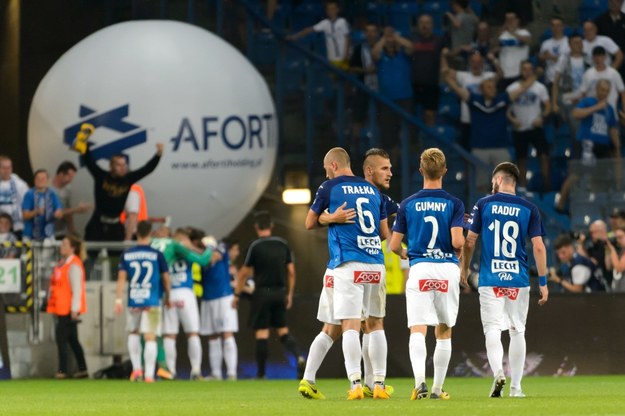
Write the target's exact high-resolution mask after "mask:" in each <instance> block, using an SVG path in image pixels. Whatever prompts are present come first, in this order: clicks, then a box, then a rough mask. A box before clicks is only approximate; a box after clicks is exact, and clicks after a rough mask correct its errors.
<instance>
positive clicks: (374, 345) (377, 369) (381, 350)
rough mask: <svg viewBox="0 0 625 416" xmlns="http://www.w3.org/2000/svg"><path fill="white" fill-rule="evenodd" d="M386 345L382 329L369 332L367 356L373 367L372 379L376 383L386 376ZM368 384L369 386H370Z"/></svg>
mask: <svg viewBox="0 0 625 416" xmlns="http://www.w3.org/2000/svg"><path fill="white" fill-rule="evenodd" d="M387 354H388V345H387V343H386V334H385V333H384V330H383V329H381V330H378V331H373V332H371V333H370V334H369V358H370V359H371V367H372V369H373V380H374V381H375V382H377V383H380V382H382V383H384V379H385V378H386V356H387ZM371 386H372V384H371V385H369V387H371Z"/></svg>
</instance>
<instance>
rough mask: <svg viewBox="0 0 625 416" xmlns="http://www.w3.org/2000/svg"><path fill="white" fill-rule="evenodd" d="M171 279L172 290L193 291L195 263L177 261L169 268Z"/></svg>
mask: <svg viewBox="0 0 625 416" xmlns="http://www.w3.org/2000/svg"><path fill="white" fill-rule="evenodd" d="M169 279H170V280H171V288H172V289H180V288H185V287H186V288H189V289H193V263H192V262H189V261H187V260H176V261H175V262H174V263H173V264H172V265H171V267H170V268H169Z"/></svg>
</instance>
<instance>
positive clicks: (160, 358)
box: [156, 337, 175, 372]
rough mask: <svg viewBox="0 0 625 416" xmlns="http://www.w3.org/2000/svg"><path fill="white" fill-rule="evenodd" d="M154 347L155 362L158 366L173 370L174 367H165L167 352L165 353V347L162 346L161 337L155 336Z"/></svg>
mask: <svg viewBox="0 0 625 416" xmlns="http://www.w3.org/2000/svg"><path fill="white" fill-rule="evenodd" d="M156 347H157V355H156V362H157V363H158V366H159V367H160V368H164V369H165V370H171V371H174V372H175V367H174V369H171V368H168V367H167V354H165V348H164V347H163V337H156ZM174 362H175V361H174Z"/></svg>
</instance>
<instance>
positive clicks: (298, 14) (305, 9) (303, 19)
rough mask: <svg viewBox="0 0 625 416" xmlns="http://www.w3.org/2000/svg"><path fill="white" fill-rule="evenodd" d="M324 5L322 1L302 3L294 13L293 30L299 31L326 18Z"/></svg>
mask: <svg viewBox="0 0 625 416" xmlns="http://www.w3.org/2000/svg"><path fill="white" fill-rule="evenodd" d="M324 16H325V15H324V11H323V5H322V4H320V3H306V2H304V3H302V4H300V5H298V6H297V7H295V9H294V10H293V13H292V19H291V30H292V31H293V32H297V31H299V30H302V29H304V28H306V27H310V26H312V25H314V24H316V23H317V22H319V21H320V20H322V19H323V18H324Z"/></svg>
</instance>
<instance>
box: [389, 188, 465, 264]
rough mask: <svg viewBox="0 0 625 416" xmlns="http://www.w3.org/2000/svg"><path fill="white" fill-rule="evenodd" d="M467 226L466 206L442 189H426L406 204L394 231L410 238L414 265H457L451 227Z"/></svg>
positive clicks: (411, 258)
mask: <svg viewBox="0 0 625 416" xmlns="http://www.w3.org/2000/svg"><path fill="white" fill-rule="evenodd" d="M463 226H464V204H463V203H462V201H460V200H459V199H458V198H456V197H454V196H452V195H450V194H449V193H447V192H446V191H443V190H442V189H423V190H421V191H419V192H417V193H416V194H414V195H412V196H410V197H408V198H406V199H405V200H403V201H402V203H401V205H400V206H399V211H398V212H397V219H396V220H395V225H394V226H393V231H396V232H398V233H402V234H404V235H406V236H407V237H408V258H409V259H410V265H411V266H412V265H413V264H416V263H420V262H428V263H455V264H458V256H456V253H455V252H454V247H453V246H452V245H451V228H453V227H461V228H462V227H463Z"/></svg>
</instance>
